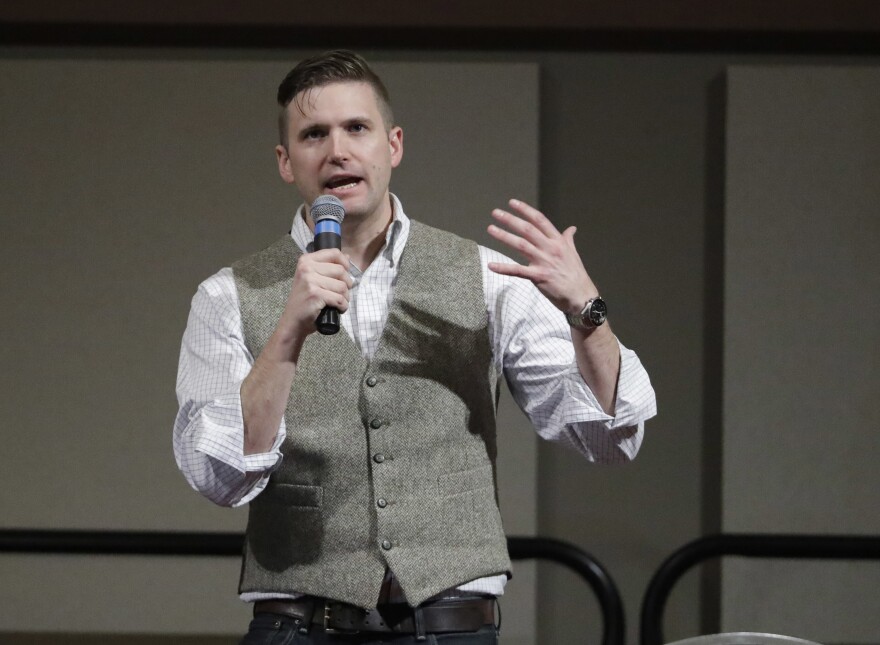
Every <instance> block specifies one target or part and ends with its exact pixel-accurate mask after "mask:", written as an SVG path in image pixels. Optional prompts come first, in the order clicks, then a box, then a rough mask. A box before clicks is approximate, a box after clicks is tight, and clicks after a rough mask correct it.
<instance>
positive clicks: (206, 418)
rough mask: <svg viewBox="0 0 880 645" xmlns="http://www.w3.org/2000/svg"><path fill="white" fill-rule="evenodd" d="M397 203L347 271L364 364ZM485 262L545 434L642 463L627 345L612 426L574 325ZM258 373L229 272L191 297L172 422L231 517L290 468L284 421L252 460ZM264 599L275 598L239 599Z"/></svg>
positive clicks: (597, 456) (202, 484)
mask: <svg viewBox="0 0 880 645" xmlns="http://www.w3.org/2000/svg"><path fill="white" fill-rule="evenodd" d="M393 202H394V221H393V223H392V225H391V226H390V227H389V228H388V233H387V237H386V240H385V242H386V243H385V246H384V247H383V248H382V250H381V251H380V252H379V255H378V256H377V257H376V259H375V260H374V261H373V263H372V264H370V266H369V267H367V270H366V271H361V270H360V269H359V268H358V267H356V266H354V265H353V264H352V265H351V266H350V272H351V277H352V279H353V280H354V286H353V288H352V289H351V292H350V296H349V298H350V299H349V309H348V311H346V312H345V313H343V314H342V316H341V324H342V327H343V328H344V329H345V331H346V332H347V333H348V335H349V336H351V338H352V340H353V341H354V342H355V343H356V344H357V346H358V347H359V348H360V350H361V352H362V353H363V355H364V356H365V357H366V358H367V359H369V358H371V357H372V356H373V353H374V352H375V351H376V347H377V345H378V343H379V338H380V336H381V334H382V330H383V328H384V326H385V321H386V320H387V318H388V309H389V307H390V306H391V301H392V299H393V297H394V286H395V283H396V281H397V269H398V263H399V261H400V257H401V255H402V253H403V249H404V247H405V246H406V241H407V238H408V236H409V228H410V221H409V218H407V216H406V215H405V214H404V212H403V208H402V207H401V205H400V202H399V201H398V200H397V198H396V197H393ZM291 236H292V238H293V241H294V242H295V243H296V244H297V245H298V246H299V247H300V249H302V250H303V251H305V250H306V247H307V246H308V245H309V244H310V243H311V241H312V236H313V233H312V231H311V230H310V229H309V227H308V225H307V224H306V223H305V220H304V218H303V216H302V207H300V210H299V211H298V212H297V215H296V217H294V221H293V227H292V229H291ZM480 261H481V263H482V267H483V285H484V292H485V294H484V295H485V299H486V311H487V312H488V318H489V337H490V338H491V340H492V348H493V353H494V360H495V366H496V368H497V370H498V373H503V374H504V377H505V379H506V380H507V384H508V386H509V388H510V391H511V393H512V394H513V397H514V399H515V400H516V402H517V404H518V405H519V406H520V407H521V408H522V409H523V411H524V412H525V413H526V415H528V417H529V419H530V420H531V422H532V424H533V425H534V427H535V430H536V431H537V433H538V435H540V436H541V437H542V438H544V439H548V440H551V441H558V442H561V443H563V444H565V445H567V446H570V447H571V448H573V449H575V450H577V451H578V452H580V453H581V454H582V455H584V457H586V458H587V460H589V461H592V462H602V463H615V462H625V461H629V460H630V459H632V458H633V457H635V454H636V452H637V451H638V449H639V445H640V444H641V441H642V436H643V431H644V422H645V420H647V419H649V418H651V417H652V416H654V415H655V414H656V403H655V399H654V390H653V388H652V387H651V383H650V380H649V379H648V374H647V373H646V372H645V370H644V368H643V367H642V365H641V362H640V361H639V359H638V357H637V356H636V355H635V353H634V352H633V351H631V350H629V349H627V348H625V347H624V346H623V345H620V359H621V363H620V377H619V380H618V387H617V401H616V403H615V416H613V417H612V416H609V415H608V414H606V413H605V412H604V411H603V410H602V407H601V406H600V405H599V403H598V402H597V400H596V398H595V396H594V395H593V393H592V392H591V391H590V389H589V388H588V387H587V386H586V384H585V383H584V381H583V379H582V378H581V376H580V372H579V371H578V368H577V363H576V362H575V356H574V348H573V346H572V343H571V333H570V331H569V327H568V324H567V323H566V321H565V317H564V316H563V315H562V314H561V313H560V312H559V310H558V309H556V308H555V307H554V306H553V305H552V304H551V303H550V302H549V301H548V300H547V299H546V298H545V297H544V296H543V295H542V294H541V293H540V292H539V291H538V290H537V288H536V287H535V286H534V285H533V284H532V283H531V282H529V281H528V280H523V279H520V278H513V277H510V276H504V275H499V274H497V273H493V272H492V271H490V270H489V268H488V266H487V264H488V263H489V262H512V260H510V259H509V258H507V257H505V256H503V255H502V254H500V253H497V252H496V251H492V250H491V249H487V248H484V247H480ZM253 362H254V357H253V356H252V355H251V353H250V352H249V351H248V349H247V347H246V346H245V342H244V332H243V329H242V323H241V317H240V312H239V305H238V293H237V291H236V288H235V282H234V279H233V276H232V269H231V268H228V267H227V268H224V269H221V270H220V271H219V272H218V273H216V274H214V275H213V276H211V277H210V278H208V279H207V280H205V281H204V282H203V283H202V284H201V285H199V288H198V291H197V292H196V294H195V296H194V297H193V300H192V308H191V310H190V314H189V321H188V322H187V326H186V331H185V332H184V334H183V342H182V344H181V348H180V364H179V369H178V374H177V398H178V402H179V404H180V410H179V412H178V414H177V418H176V420H175V423H174V456H175V459H176V460H177V464H178V466H179V467H180V470H181V472H182V473H183V475H184V476H185V477H186V479H187V481H188V482H189V483H190V485H191V486H192V487H193V488H194V489H196V490H197V491H199V492H201V493H202V494H203V495H205V496H206V497H207V498H209V499H210V500H212V501H213V502H215V503H217V504H220V505H223V506H240V505H242V504H246V503H248V502H249V501H250V500H251V499H253V498H254V497H255V496H256V495H258V494H259V493H260V492H261V491H262V490H263V489H264V488H265V486H266V483H267V481H268V479H269V475H270V474H271V473H272V471H273V470H274V469H275V468H276V467H277V466H278V464H280V463H281V459H282V455H281V452H280V446H281V443H282V442H283V441H284V437H285V434H286V431H285V426H284V419H282V420H281V426H280V427H279V428H278V435H277V437H276V439H275V443H274V445H273V447H272V450H271V451H270V452H268V453H264V454H254V455H244V454H243V453H244V450H243V435H244V432H243V422H242V414H241V396H240V393H239V390H240V387H241V382H242V381H243V380H244V378H245V377H246V376H247V375H248V373H249V372H250V369H251V366H252V365H253ZM505 580H506V578H505V576H503V575H502V576H493V577H490V578H482V579H480V580H475V581H473V582H471V583H468V584H466V585H463V586H462V587H459V589H460V590H462V591H468V592H474V591H477V592H481V593H492V594H495V595H500V594H501V593H502V592H503V590H504V582H505ZM273 595H274V594H273ZM261 597H267V596H266V595H264V594H244V595H243V596H242V598H243V599H245V600H255V599H258V598H261Z"/></svg>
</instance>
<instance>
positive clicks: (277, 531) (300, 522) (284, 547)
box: [247, 483, 324, 571]
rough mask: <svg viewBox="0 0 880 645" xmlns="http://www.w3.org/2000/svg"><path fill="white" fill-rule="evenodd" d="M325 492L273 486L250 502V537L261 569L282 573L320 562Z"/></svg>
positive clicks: (272, 484) (274, 484)
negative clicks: (299, 566)
mask: <svg viewBox="0 0 880 645" xmlns="http://www.w3.org/2000/svg"><path fill="white" fill-rule="evenodd" d="M323 493H324V489H323V488H321V487H320V486H307V485H303V484H277V483H270V484H269V485H268V486H266V489H265V490H264V491H263V492H262V493H260V494H259V495H258V496H257V497H256V499H254V501H253V502H251V509H250V516H249V518H248V530H247V537H248V543H249V545H250V549H251V552H252V553H253V555H254V557H255V558H256V560H257V562H258V563H259V564H260V566H261V567H263V568H265V569H268V570H271V571H283V570H285V569H287V568H289V567H290V566H292V565H295V564H305V563H308V562H312V561H314V560H316V559H317V557H318V555H319V552H320V545H321V542H322V538H323V534H324V523H323V517H322V513H321V502H322V498H323Z"/></svg>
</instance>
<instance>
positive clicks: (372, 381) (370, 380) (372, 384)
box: [367, 376, 379, 387]
mask: <svg viewBox="0 0 880 645" xmlns="http://www.w3.org/2000/svg"><path fill="white" fill-rule="evenodd" d="M378 382H379V379H377V378H376V377H375V376H371V377H370V378H368V379H367V385H369V386H370V387H375V385H376V383H378Z"/></svg>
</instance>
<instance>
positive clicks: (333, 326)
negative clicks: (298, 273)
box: [312, 232, 342, 336]
mask: <svg viewBox="0 0 880 645" xmlns="http://www.w3.org/2000/svg"><path fill="white" fill-rule="evenodd" d="M312 248H314V249H315V250H316V251H322V250H324V249H341V248H342V238H341V237H340V236H339V235H337V234H336V233H329V232H325V233H318V235H316V236H315V243H314V246H313V247H312ZM315 326H316V327H317V328H318V331H319V332H320V333H321V334H323V335H324V336H332V335H333V334H336V333H338V332H339V310H338V309H337V308H336V307H324V308H323V309H322V310H321V313H320V314H318V319H317V320H316V321H315Z"/></svg>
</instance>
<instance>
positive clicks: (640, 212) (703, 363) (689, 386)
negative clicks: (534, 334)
mask: <svg viewBox="0 0 880 645" xmlns="http://www.w3.org/2000/svg"><path fill="white" fill-rule="evenodd" d="M364 53H365V54H366V55H367V56H368V57H370V58H372V59H374V60H380V61H388V62H393V61H407V62H411V61H426V62H437V61H447V62H448V61H453V62H473V61H504V62H517V61H519V62H535V63H537V64H538V65H539V67H540V108H541V122H540V161H541V164H540V174H539V180H540V189H541V190H540V194H541V202H540V203H541V206H542V207H543V208H544V210H545V211H546V212H547V213H548V214H549V215H550V216H551V217H552V218H553V219H554V220H556V221H557V223H558V224H559V225H560V226H566V225H569V224H573V223H576V224H577V225H578V229H579V233H578V240H577V241H578V244H579V248H580V250H581V252H582V255H583V256H584V258H585V261H586V263H587V267H588V268H589V270H590V271H591V274H592V275H593V277H594V279H595V280H596V282H597V284H598V285H599V287H600V289H601V290H602V291H603V294H604V295H606V296H607V299H608V301H609V303H610V306H611V315H612V321H613V324H614V326H615V329H616V331H617V332H618V334H619V336H620V337H621V339H622V340H623V342H624V343H625V344H627V345H628V346H630V347H632V348H634V349H635V350H636V351H638V353H639V355H640V356H641V358H642V360H643V362H644V364H645V365H646V367H647V368H648V370H649V373H650V374H651V377H652V381H653V383H654V386H655V389H656V391H657V396H658V402H659V409H660V416H659V417H658V418H657V419H655V420H654V421H652V422H650V423H649V424H648V431H647V435H646V441H645V445H644V447H643V449H642V453H641V454H640V456H639V457H638V459H637V460H636V461H635V462H634V463H633V464H631V465H629V466H626V467H620V468H618V467H614V468H606V467H590V466H588V465H587V464H585V463H584V462H583V461H582V460H581V459H579V458H578V457H577V456H575V455H573V454H570V453H567V452H565V451H563V450H560V449H558V448H557V447H554V446H544V445H542V446H541V447H540V448H539V459H538V461H539V467H538V500H537V517H538V527H537V530H538V532H539V533H540V534H543V535H550V536H554V537H559V538H562V539H567V540H570V541H572V542H574V543H576V544H579V545H581V546H582V547H584V548H585V549H587V550H589V551H591V552H593V553H594V554H595V555H596V556H598V557H599V558H600V559H601V560H602V561H603V562H604V563H605V564H606V565H607V566H608V567H609V569H610V570H611V571H612V572H613V574H614V576H615V578H616V580H617V582H618V584H619V586H620V588H621V591H622V592H623V594H624V597H625V602H626V608H627V612H628V622H629V632H630V636H631V637H630V639H629V640H630V642H635V640H636V639H635V633H636V628H637V623H638V608H639V604H640V601H641V596H642V594H643V592H644V589H645V586H646V585H647V582H648V580H649V577H650V575H651V573H652V572H653V571H654V569H656V567H657V566H658V565H659V564H660V562H661V561H662V559H663V558H664V557H665V556H666V555H668V554H669V553H670V552H671V551H672V550H674V549H675V548H677V547H678V546H680V545H681V544H683V543H684V542H686V541H688V540H690V539H693V538H696V537H698V536H699V535H700V534H702V533H703V532H704V531H717V530H719V529H720V528H721V517H720V508H719V507H718V501H719V497H718V495H719V484H720V479H721V474H720V471H719V470H718V468H717V465H718V464H717V463H715V462H716V461H717V458H718V451H719V442H720V436H721V435H720V430H721V429H720V395H721V391H720V378H718V377H717V375H714V374H713V370H717V369H718V365H717V361H716V360H715V359H717V358H719V351H718V350H719V345H720V340H719V338H718V336H719V334H720V325H714V324H713V323H714V322H715V321H718V320H719V316H718V314H719V311H718V307H719V306H720V303H721V300H720V297H719V292H720V289H721V286H722V285H721V283H720V276H721V273H720V271H718V270H717V264H718V261H719V259H718V258H717V257H714V253H715V251H717V249H716V248H715V247H714V246H713V245H715V244H717V233H718V230H717V228H718V223H719V217H720V210H721V206H720V205H719V199H720V190H721V184H722V182H721V181H720V180H719V174H720V173H722V172H723V166H722V165H721V161H719V150H718V149H717V140H718V138H719V132H721V130H720V128H722V127H723V122H721V121H720V120H718V119H717V118H715V117H717V114H715V112H714V111H713V106H714V105H715V98H714V97H715V95H714V93H713V89H712V85H713V83H716V84H717V82H718V79H719V78H720V77H722V76H723V74H724V72H725V69H726V67H727V66H728V65H730V64H737V63H750V64H754V63H759V64H767V63H772V64H776V65H780V66H782V67H783V68H785V69H787V68H792V67H797V66H800V65H802V64H804V63H825V64H832V65H838V66H840V65H849V64H857V65H866V64H874V65H876V64H878V63H880V60H878V59H877V58H873V59H871V58H861V59H844V58H842V57H840V58H836V59H819V58H815V57H814V58H809V59H808V58H807V57H799V58H788V59H786V58H780V57H767V56H722V55H697V54H678V55H674V54H663V55H661V54H601V53H532V52H525V53H521V52H514V51H510V52H501V53H480V54H477V53H465V52H462V53H443V54H431V53H425V52H418V53H411V52H383V51H380V50H374V51H370V50H367V51H365V52H364ZM101 55H102V56H108V55H109V56H120V55H121V56H132V55H135V56H136V54H132V53H130V52H125V53H119V52H117V53H113V52H106V51H105V52H102V53H101ZM149 55H150V56H155V55H156V52H150V54H149ZM177 56H179V54H178V53H175V52H170V53H167V54H166V57H168V58H172V59H173V58H175V57H177ZM204 56H205V57H207V58H223V57H229V56H232V54H222V53H211V54H207V53H206V54H204ZM299 56H300V52H283V53H281V52H279V53H277V54H272V55H268V57H269V58H272V59H277V60H285V61H287V60H293V59H296V58H298V57H299ZM234 57H236V58H250V59H261V58H266V57H267V54H266V53H259V54H249V53H247V52H235V53H234ZM273 81H274V79H273ZM267 82H269V81H268V79H267ZM271 85H272V84H271V82H270V83H269V86H270V87H271ZM518 100H520V97H519V95H518V92H517V91H516V89H515V88H510V89H509V91H508V93H507V99H506V100H505V101H503V102H501V103H499V104H498V105H486V106H485V109H486V110H487V111H493V110H498V111H503V110H506V109H508V108H509V106H510V105H514V104H515V103H516V101H518ZM247 118H252V119H254V120H255V121H259V120H261V119H262V118H263V117H262V116H261V115H260V114H257V113H256V112H254V113H251V114H250V116H248V117H247ZM233 120H234V119H233ZM191 127H195V128H201V127H204V126H202V125H201V124H199V123H195V124H192V126H191ZM212 127H213V126H212ZM217 131H218V132H220V133H222V136H228V135H229V133H234V132H235V124H234V123H229V122H223V123H219V124H217ZM214 136H218V135H214ZM474 136H478V135H477V134H474ZM509 136H511V137H517V136H520V134H519V132H518V131H513V132H511V133H509ZM47 154H49V153H47ZM228 162H229V163H230V164H233V165H232V166H230V170H231V172H232V173H233V174H235V175H236V176H240V177H245V178H254V180H256V178H257V177H262V176H263V175H265V173H271V172H274V171H273V170H271V169H269V168H265V169H263V168H252V167H250V166H235V165H234V164H235V160H234V159H230V160H228ZM468 168H469V164H467V163H464V164H462V170H464V171H467V170H468ZM471 171H472V172H474V173H480V169H479V168H476V169H472V170H471ZM483 180H484V181H483V183H485V184H487V186H488V188H489V189H490V190H492V189H494V183H495V181H496V178H495V177H489V178H485V177H484V178H483ZM243 183H244V184H245V185H246V184H247V183H248V182H247V181H245V182H243ZM202 199H204V200H205V205H204V207H203V208H201V209H200V211H202V212H207V213H210V212H211V211H212V210H213V209H216V208H218V207H221V206H222V207H223V208H237V209H238V210H239V211H240V212H243V213H244V212H252V211H253V212H259V211H260V208H259V206H258V204H259V202H257V207H255V206H254V203H253V202H254V200H258V199H259V195H253V194H251V195H246V196H245V195H243V196H242V198H241V202H240V203H237V204H233V205H227V204H213V203H211V201H210V200H211V191H205V192H204V196H203V197H202ZM263 210H265V209H263ZM4 217H6V215H5V214H4ZM208 225H209V222H201V223H199V221H198V220H197V221H195V222H189V223H187V222H181V223H180V226H182V227H188V228H187V229H186V230H187V234H188V235H189V236H190V237H196V239H197V235H196V234H197V233H198V227H199V226H208ZM191 227H195V228H191ZM144 228H145V229H146V233H145V234H149V227H146V226H145V227H144ZM241 234H242V235H243V236H252V237H253V238H257V237H259V235H257V234H254V233H253V232H252V231H250V230H249V227H247V228H246V229H245V230H243V231H242V232H241ZM259 242H260V240H257V239H251V237H247V239H246V240H245V239H244V238H243V242H242V244H251V245H252V246H253V245H258V244H259ZM59 244H60V242H59ZM234 250H235V249H218V250H217V253H218V254H220V255H222V256H223V257H230V256H232V255H233V253H232V252H233V251H234ZM780 252H781V253H785V252H786V249H785V248H783V249H780ZM707 255H708V257H707ZM209 264H210V263H202V264H201V265H200V266H197V267H189V268H188V269H187V270H190V271H192V270H196V271H201V272H202V274H203V275H206V274H207V273H208V272H210V271H212V270H213V269H214V266H213V265H209ZM4 279H7V278H4ZM6 288H7V287H6V283H4V293H6ZM184 292H188V289H182V290H181V293H180V297H179V300H180V302H179V307H180V311H181V319H179V320H174V321H169V324H168V328H167V330H166V335H168V336H172V337H174V341H173V343H174V345H175V346H174V347H172V348H170V349H169V348H168V347H164V348H159V349H158V350H157V351H162V352H168V353H169V354H174V353H176V342H177V340H176V335H177V334H179V330H180V329H181V328H182V324H183V323H182V317H183V315H185V310H186V307H187V302H186V300H187V298H188V296H186V297H185V296H184ZM152 340H153V342H154V343H155V341H156V340H157V339H152ZM145 342H146V341H145ZM172 362H173V361H172ZM7 370H8V368H7ZM13 375H14V373H13V372H11V371H6V370H4V378H8V379H10V380H11V379H12V378H13ZM798 376H799V372H795V371H793V372H792V373H791V374H789V377H790V378H792V379H797V378H798ZM172 378H173V375H172V374H171V373H169V374H168V380H167V382H165V383H157V384H154V385H150V387H151V388H153V389H151V390H150V392H152V393H153V395H152V398H151V399H150V401H151V402H152V401H158V400H162V401H166V402H167V401H168V397H169V396H170V383H171V379H172ZM870 378H871V379H872V380H873V382H875V383H876V372H874V374H873V376H871V377H870ZM707 383H708V384H709V385H708V387H707ZM874 389H876V387H875V388H874ZM142 405H145V406H148V405H150V403H144V404H142ZM157 425H158V424H157ZM7 427H8V428H15V427H16V426H15V424H14V419H9V418H8V417H7ZM155 431H156V432H159V433H165V432H168V430H167V426H166V425H162V426H161V427H158V428H156V430H155ZM8 432H12V431H11V430H10V431H8ZM116 449H120V448H116ZM795 454H796V453H795ZM873 456H874V455H872V454H871V453H870V452H866V453H865V454H864V455H863V458H864V459H865V460H870V459H872V458H873ZM167 459H169V456H168V454H167V453H166V454H163V455H161V456H158V457H157V460H158V461H157V464H158V463H160V462H161V465H157V476H162V477H175V475H174V473H173V468H169V467H168V466H167V461H166V460H167ZM160 469H161V470H160ZM119 481H122V482H124V477H123V476H121V475H116V476H113V477H107V484H108V486H112V485H114V484H116V483H118V482H119ZM123 485H124V483H123ZM181 485H182V484H181ZM181 490H182V489H181ZM186 494H187V493H185V492H184V493H182V495H186ZM7 503H9V504H12V503H13V502H12V501H11V500H10V501H7V500H4V508H5V505H6V504H7ZM122 503H124V499H123V500H122V501H120V502H119V504H122ZM186 503H187V504H189V502H186ZM193 503H195V502H193ZM177 513H178V510H176V509H173V508H172V509H162V513H161V514H158V515H157V521H159V522H167V525H166V527H167V528H174V527H175V526H177V524H178V522H179V521H180V519H181V517H179V516H178V515H177ZM163 518H164V519H163ZM225 518H227V515H225V514H223V512H221V511H218V512H217V513H216V522H217V524H216V527H217V528H223V527H224V526H225V525H224V522H228V521H229V520H228V519H225ZM759 525H760V522H759ZM759 528H760V526H759ZM766 528H767V529H769V528H772V524H770V522H769V521H768V522H767V524H766ZM212 575H213V574H212ZM230 575H232V576H234V572H229V573H223V572H221V573H218V574H217V575H216V576H215V577H212V578H211V579H210V581H209V582H208V584H218V585H228V584H229V576H230ZM514 584H516V583H514ZM700 595H701V594H700V590H699V580H698V575H697V574H696V573H693V574H689V575H688V576H687V577H686V579H685V580H684V581H683V582H682V583H681V584H680V585H679V586H678V587H677V588H676V591H675V593H674V594H673V596H672V599H671V602H670V605H669V606H668V608H667V612H666V617H667V620H666V627H667V629H666V635H667V638H668V639H669V640H674V639H676V638H683V637H686V636H691V635H695V634H697V633H699V631H700V628H701V624H700V616H701V612H704V611H705V610H707V609H708V612H707V613H708V615H711V613H712V612H711V609H712V607H711V606H710V607H708V608H707V607H701V598H700ZM538 602H539V608H540V615H541V617H542V618H541V619H540V620H539V629H540V630H543V632H542V633H544V634H545V636H544V637H543V638H542V639H541V640H540V641H538V642H541V643H571V642H580V641H582V640H583V639H584V638H585V637H586V639H587V640H592V641H595V640H596V637H597V634H598V624H599V619H598V613H597V612H596V610H595V605H594V603H593V601H592V599H591V597H590V594H589V592H588V591H587V590H586V588H585V587H584V586H583V584H582V583H580V582H579V581H577V580H575V579H574V577H573V576H571V575H570V574H568V573H565V572H562V571H559V570H557V569H555V568H554V567H553V566H552V565H547V566H543V565H542V567H541V570H540V572H539V600H538ZM709 604H710V605H711V603H709Z"/></svg>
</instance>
